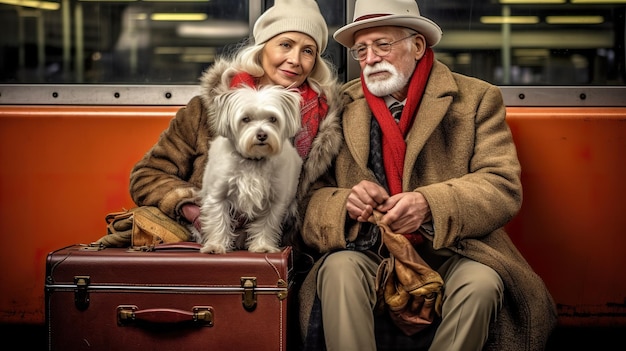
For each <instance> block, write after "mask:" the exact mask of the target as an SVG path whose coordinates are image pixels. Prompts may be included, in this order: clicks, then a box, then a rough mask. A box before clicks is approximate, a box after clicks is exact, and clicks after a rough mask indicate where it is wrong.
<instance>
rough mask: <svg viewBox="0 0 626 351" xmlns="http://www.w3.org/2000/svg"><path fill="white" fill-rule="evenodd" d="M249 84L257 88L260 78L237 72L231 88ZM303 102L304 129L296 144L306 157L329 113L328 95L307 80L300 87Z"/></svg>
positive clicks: (302, 155)
mask: <svg viewBox="0 0 626 351" xmlns="http://www.w3.org/2000/svg"><path fill="white" fill-rule="evenodd" d="M241 85H247V86H250V87H253V88H256V87H257V85H258V80H257V79H255V78H254V77H252V76H251V75H250V74H248V73H246V72H240V73H237V74H236V75H235V76H234V77H233V79H232V80H231V82H230V87H231V88H236V87H238V86H241ZM298 91H299V92H300V96H302V102H301V104H300V115H301V118H302V129H301V130H300V131H299V132H298V134H296V137H295V146H296V149H297V150H298V154H299V155H300V157H302V158H303V159H305V158H306V157H307V155H308V154H309V151H311V144H312V142H313V139H314V138H315V136H316V135H317V130H318V128H319V124H320V121H322V120H323V119H324V118H325V117H326V114H327V113H328V102H327V101H326V97H325V96H323V95H318V94H317V93H316V92H315V91H314V90H313V89H311V87H310V86H309V84H308V83H307V82H304V83H303V84H302V85H301V86H300V87H298Z"/></svg>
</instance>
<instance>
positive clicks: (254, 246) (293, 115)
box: [190, 86, 302, 254]
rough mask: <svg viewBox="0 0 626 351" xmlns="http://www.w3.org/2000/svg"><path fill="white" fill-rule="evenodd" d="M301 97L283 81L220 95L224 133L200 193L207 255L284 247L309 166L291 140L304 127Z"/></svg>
mask: <svg viewBox="0 0 626 351" xmlns="http://www.w3.org/2000/svg"><path fill="white" fill-rule="evenodd" d="M300 99H301V97H300V94H299V93H298V92H297V91H294V90H287V89H285V88H282V87H280V86H268V87H263V88H260V89H255V88H249V87H242V88H237V89H234V90H231V91H228V92H226V93H223V94H221V95H219V96H217V97H216V99H215V101H214V103H215V105H214V106H215V110H214V114H212V115H211V116H210V117H209V121H210V122H209V123H210V124H211V126H212V127H213V130H215V132H216V133H217V136H216V137H215V138H214V139H213V141H212V142H211V143H210V145H209V155H208V158H209V160H208V162H207V165H206V169H205V171H204V177H203V179H202V184H203V186H202V189H201V190H200V193H199V196H200V223H201V228H202V233H198V232H197V231H196V230H195V229H192V232H193V234H194V237H195V239H196V241H197V242H199V243H201V244H203V247H202V248H201V250H200V251H201V252H203V253H216V254H219V253H226V252H229V251H232V250H235V249H243V248H246V249H248V251H251V252H277V251H279V250H280V243H281V225H282V222H283V219H284V218H285V216H286V215H288V214H289V215H295V202H294V199H295V194H296V188H297V185H298V178H299V176H300V168H301V166H302V159H301V158H300V156H299V155H298V152H297V151H296V149H295V148H294V146H293V145H292V143H291V141H290V139H291V138H293V137H294V136H295V134H296V132H298V130H299V129H300V127H301V122H300ZM190 229H191V228H190Z"/></svg>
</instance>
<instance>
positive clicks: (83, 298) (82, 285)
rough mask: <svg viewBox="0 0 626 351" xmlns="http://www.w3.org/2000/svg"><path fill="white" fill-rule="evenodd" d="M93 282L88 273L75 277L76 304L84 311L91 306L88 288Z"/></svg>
mask: <svg viewBox="0 0 626 351" xmlns="http://www.w3.org/2000/svg"><path fill="white" fill-rule="evenodd" d="M90 282H91V277H90V276H88V275H77V276H75V277H74V284H76V290H74V304H75V305H76V308H78V309H79V310H81V311H84V310H86V309H87V307H89V292H88V291H87V288H88V287H89V283H90Z"/></svg>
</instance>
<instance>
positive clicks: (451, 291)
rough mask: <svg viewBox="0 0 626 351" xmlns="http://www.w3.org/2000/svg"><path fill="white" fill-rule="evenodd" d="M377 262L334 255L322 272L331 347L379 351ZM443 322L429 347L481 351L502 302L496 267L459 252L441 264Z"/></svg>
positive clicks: (344, 350)
mask: <svg viewBox="0 0 626 351" xmlns="http://www.w3.org/2000/svg"><path fill="white" fill-rule="evenodd" d="M377 267H378V266H377V264H376V263H375V262H374V261H372V260H371V259H370V258H368V257H367V256H366V255H365V254H363V253H360V252H357V251H338V252H335V253H333V254H330V255H329V256H328V257H327V258H326V260H325V261H324V263H323V264H322V266H321V267H320V271H319V273H318V279H317V294H318V296H319V297H320V300H321V301H322V322H323V325H324V335H325V340H326V348H327V350H328V351H335V350H339V351H349V350H355V351H368V350H376V340H375V337H374V316H373V313H372V310H373V307H374V305H375V303H376V291H375V283H374V279H375V276H376V269H377ZM438 271H439V273H440V274H441V276H442V278H443V280H444V293H443V307H442V321H441V324H440V325H439V327H438V328H437V331H436V333H435V337H434V340H433V342H432V345H431V347H430V349H429V350H430V351H440V350H443V351H455V350H459V351H472V350H477V351H478V350H481V349H482V347H483V345H484V343H485V341H486V340H487V336H488V331H489V323H490V322H491V321H492V320H495V316H496V314H497V312H498V311H499V309H500V308H501V306H502V299H503V290H504V286H503V283H502V279H500V276H499V275H498V274H497V273H496V272H495V271H494V270H493V269H491V268H489V267H487V266H485V265H483V264H481V263H478V262H475V261H472V260H470V259H467V258H464V257H462V256H459V255H454V256H452V257H451V258H450V259H448V260H447V261H446V262H445V263H444V264H443V265H442V266H441V267H440V268H439V270H438Z"/></svg>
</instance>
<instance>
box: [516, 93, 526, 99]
mask: <svg viewBox="0 0 626 351" xmlns="http://www.w3.org/2000/svg"><path fill="white" fill-rule="evenodd" d="M517 97H519V99H520V100H524V99H525V98H526V95H524V94H519V95H518V96H517Z"/></svg>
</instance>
